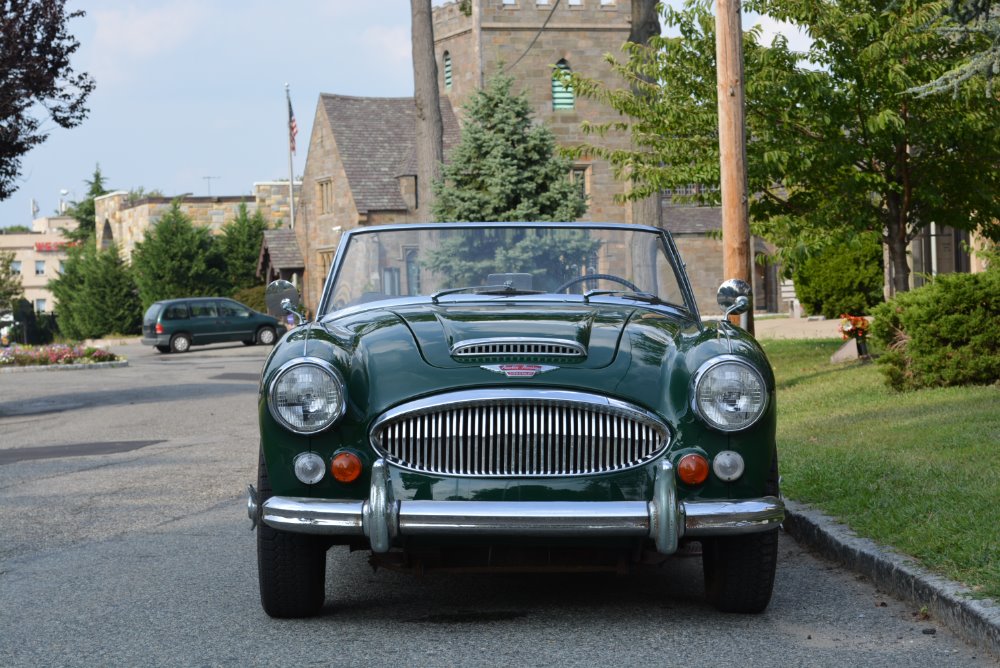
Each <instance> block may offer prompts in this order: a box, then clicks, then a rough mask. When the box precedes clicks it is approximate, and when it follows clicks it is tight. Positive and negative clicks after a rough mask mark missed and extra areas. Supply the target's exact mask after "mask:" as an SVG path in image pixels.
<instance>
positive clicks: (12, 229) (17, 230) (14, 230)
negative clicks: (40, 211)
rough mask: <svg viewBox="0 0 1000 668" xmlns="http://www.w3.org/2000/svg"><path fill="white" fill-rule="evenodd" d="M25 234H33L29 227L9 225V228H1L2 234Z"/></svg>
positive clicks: (0, 232)
mask: <svg viewBox="0 0 1000 668" xmlns="http://www.w3.org/2000/svg"><path fill="white" fill-rule="evenodd" d="M25 232H31V228H30V227H28V226H27V225H8V226H7V227H0V234H24V233H25Z"/></svg>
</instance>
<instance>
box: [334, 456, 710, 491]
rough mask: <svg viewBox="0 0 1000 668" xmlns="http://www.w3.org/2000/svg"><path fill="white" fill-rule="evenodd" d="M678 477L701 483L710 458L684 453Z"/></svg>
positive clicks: (706, 473)
mask: <svg viewBox="0 0 1000 668" xmlns="http://www.w3.org/2000/svg"><path fill="white" fill-rule="evenodd" d="M334 475H336V474H334ZM677 477H678V478H680V479H681V482H683V483H684V484H685V485H700V484H701V483H703V482H705V480H707V479H708V460H707V459H705V458H704V457H702V456H701V455H696V454H690V455H684V456H683V457H681V460H680V461H679V462H677Z"/></svg>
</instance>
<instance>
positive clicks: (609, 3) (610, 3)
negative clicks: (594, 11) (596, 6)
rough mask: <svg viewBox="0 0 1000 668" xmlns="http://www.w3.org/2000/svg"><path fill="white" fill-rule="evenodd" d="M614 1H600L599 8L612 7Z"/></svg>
mask: <svg viewBox="0 0 1000 668" xmlns="http://www.w3.org/2000/svg"><path fill="white" fill-rule="evenodd" d="M614 6H615V0H601V7H614Z"/></svg>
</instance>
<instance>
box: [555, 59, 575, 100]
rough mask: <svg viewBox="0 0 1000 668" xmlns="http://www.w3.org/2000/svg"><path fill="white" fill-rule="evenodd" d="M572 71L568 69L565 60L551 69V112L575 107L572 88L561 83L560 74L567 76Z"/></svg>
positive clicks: (570, 85) (568, 84) (567, 84)
mask: <svg viewBox="0 0 1000 668" xmlns="http://www.w3.org/2000/svg"><path fill="white" fill-rule="evenodd" d="M570 72H572V70H571V69H570V68H569V63H567V62H566V61H565V60H560V61H559V62H558V63H556V66H555V67H554V68H553V69H552V109H553V111H559V110H560V109H573V108H574V107H575V97H574V95H573V86H572V84H570V83H568V82H567V83H563V81H562V79H561V76H560V75H562V74H569V73H570Z"/></svg>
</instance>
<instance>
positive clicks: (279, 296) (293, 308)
mask: <svg viewBox="0 0 1000 668" xmlns="http://www.w3.org/2000/svg"><path fill="white" fill-rule="evenodd" d="M299 300H300V297H299V291H298V289H297V288H296V287H295V286H294V285H292V284H291V283H290V282H288V281H285V280H281V279H279V280H277V281H272V282H271V283H270V285H268V286H267V289H265V290H264V303H265V304H267V314H268V315H272V316H274V317H275V318H279V319H284V317H285V314H286V313H291V314H293V315H294V316H295V317H296V319H297V320H298V324H300V325H301V324H302V322H303V321H304V320H305V318H303V317H302V314H301V313H299V312H298V308H299Z"/></svg>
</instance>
